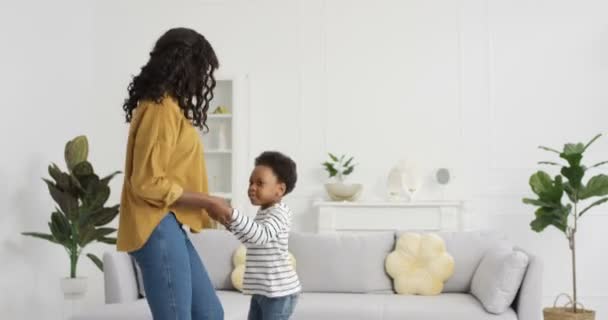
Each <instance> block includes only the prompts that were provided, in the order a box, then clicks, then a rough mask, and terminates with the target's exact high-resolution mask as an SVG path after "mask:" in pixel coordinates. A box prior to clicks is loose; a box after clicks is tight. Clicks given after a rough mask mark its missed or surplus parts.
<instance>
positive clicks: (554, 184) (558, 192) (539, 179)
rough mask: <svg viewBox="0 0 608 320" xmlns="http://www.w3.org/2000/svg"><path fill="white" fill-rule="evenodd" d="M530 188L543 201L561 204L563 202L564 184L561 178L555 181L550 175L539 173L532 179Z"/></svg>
mask: <svg viewBox="0 0 608 320" xmlns="http://www.w3.org/2000/svg"><path fill="white" fill-rule="evenodd" d="M530 187H531V188H532V191H533V192H534V193H536V194H537V195H538V197H539V198H540V200H542V201H545V202H550V203H560V201H561V198H562V195H563V184H562V182H561V178H560V177H559V176H557V177H556V178H555V181H553V180H552V179H551V177H550V176H549V174H548V173H546V172H544V171H537V172H536V173H535V174H533V175H532V176H531V177H530Z"/></svg>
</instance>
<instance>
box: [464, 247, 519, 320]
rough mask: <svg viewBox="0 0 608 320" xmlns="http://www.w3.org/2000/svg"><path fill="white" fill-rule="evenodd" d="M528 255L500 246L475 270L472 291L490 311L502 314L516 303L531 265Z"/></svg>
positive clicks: (489, 251)
mask: <svg viewBox="0 0 608 320" xmlns="http://www.w3.org/2000/svg"><path fill="white" fill-rule="evenodd" d="M528 260H529V259H528V255H526V254H525V253H523V252H521V251H518V250H513V248H511V247H505V246H499V247H496V248H493V249H490V250H488V251H487V252H486V254H485V255H484V257H483V258H482V260H481V263H480V264H479V267H478V268H477V271H475V275H474V276H473V281H472V283H471V293H472V294H473V295H474V296H475V297H477V299H479V301H481V304H482V305H483V306H484V308H485V309H486V311H488V312H491V313H495V314H499V313H502V312H504V311H505V310H507V309H508V308H509V306H510V305H511V304H512V303H513V300H514V299H515V296H516V295H517V292H518V290H519V287H520V286H521V282H522V280H523V278H524V275H525V273H526V269H527V267H528Z"/></svg>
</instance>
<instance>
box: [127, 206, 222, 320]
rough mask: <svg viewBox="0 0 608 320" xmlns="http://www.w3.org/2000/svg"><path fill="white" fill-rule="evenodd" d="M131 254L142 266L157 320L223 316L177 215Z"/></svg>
mask: <svg viewBox="0 0 608 320" xmlns="http://www.w3.org/2000/svg"><path fill="white" fill-rule="evenodd" d="M130 254H131V255H132V256H133V257H135V260H136V261H137V263H138V264H139V266H140V268H141V271H142V276H143V280H144V289H145V291H146V299H147V300H148V305H149V306H150V310H151V311H152V316H153V318H154V319H156V320H223V319H224V310H223V309H222V305H221V303H220V300H219V298H218V297H217V294H216V293H215V289H214V288H213V284H212V283H211V280H210V279H209V275H208V274H207V270H206V269H205V266H204V265H203V263H202V261H201V259H200V257H199V256H198V253H197V252H196V250H195V249H194V247H193V246H192V243H191V242H190V239H188V236H187V235H186V232H185V231H184V230H183V229H182V228H181V224H180V223H179V222H178V221H177V219H176V218H175V215H173V214H172V213H169V214H167V216H165V218H163V220H161V222H160V224H159V225H158V226H157V227H156V229H154V232H152V235H151V236H150V238H149V239H148V241H147V242H146V244H145V245H144V246H143V247H142V248H141V249H138V250H136V251H133V252H131V253H130Z"/></svg>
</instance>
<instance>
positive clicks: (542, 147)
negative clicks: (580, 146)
mask: <svg viewBox="0 0 608 320" xmlns="http://www.w3.org/2000/svg"><path fill="white" fill-rule="evenodd" d="M538 148H539V149H542V150H545V151H549V152H553V153H557V154H560V153H561V152H559V151H557V150H555V149H552V148H548V147H545V146H539V147H538Z"/></svg>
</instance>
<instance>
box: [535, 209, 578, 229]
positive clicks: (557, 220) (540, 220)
mask: <svg viewBox="0 0 608 320" xmlns="http://www.w3.org/2000/svg"><path fill="white" fill-rule="evenodd" d="M570 211H571V207H570V206H567V207H560V208H546V207H541V208H538V210H536V212H535V216H536V219H534V220H533V221H532V222H531V223H530V226H531V227H532V230H534V231H536V232H541V231H543V230H544V229H545V228H546V227H548V226H550V225H553V226H554V227H556V228H557V229H559V230H560V231H562V232H566V229H567V228H568V215H569V214H570Z"/></svg>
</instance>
